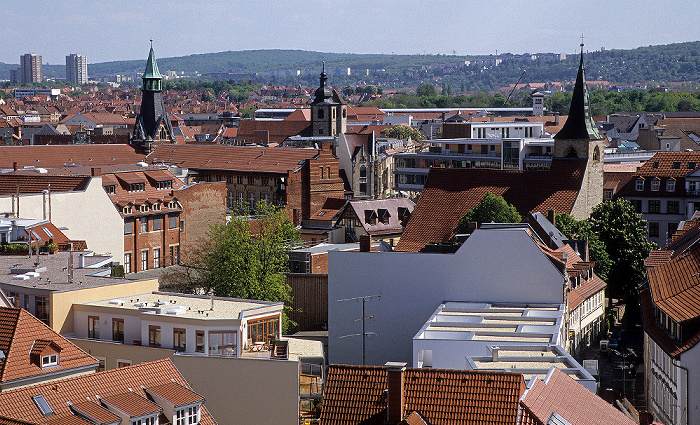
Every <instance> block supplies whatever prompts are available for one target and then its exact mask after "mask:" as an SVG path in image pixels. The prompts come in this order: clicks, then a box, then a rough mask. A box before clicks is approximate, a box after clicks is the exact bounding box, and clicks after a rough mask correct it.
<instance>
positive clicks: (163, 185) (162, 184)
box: [156, 180, 173, 190]
mask: <svg viewBox="0 0 700 425" xmlns="http://www.w3.org/2000/svg"><path fill="white" fill-rule="evenodd" d="M172 187H173V181H172V180H163V181H159V182H158V183H157V186H156V188H157V189H158V190H166V189H172Z"/></svg>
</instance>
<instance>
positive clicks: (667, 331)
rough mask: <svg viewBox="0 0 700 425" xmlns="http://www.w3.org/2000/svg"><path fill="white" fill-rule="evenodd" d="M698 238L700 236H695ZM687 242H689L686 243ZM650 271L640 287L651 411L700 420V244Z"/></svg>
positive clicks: (671, 418)
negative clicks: (699, 395) (699, 394)
mask: <svg viewBox="0 0 700 425" xmlns="http://www.w3.org/2000/svg"><path fill="white" fill-rule="evenodd" d="M695 240H696V241H697V239H696V238H695ZM686 246H687V245H686ZM679 250H681V251H680V252H679V254H678V255H677V256H675V253H674V254H672V255H673V256H672V257H671V258H670V259H669V260H667V261H666V262H665V263H663V264H661V263H662V261H658V262H657V264H658V265H656V266H655V267H653V268H650V269H648V270H647V278H648V280H647V281H646V282H645V284H644V285H643V286H642V287H641V289H640V291H639V297H640V304H641V307H642V318H643V325H644V367H645V371H644V377H645V390H646V397H647V406H648V409H649V412H650V413H651V414H652V415H653V416H654V418H656V419H658V420H659V421H660V422H662V423H672V424H692V423H696V422H698V420H700V413H699V412H700V399H698V397H696V396H695V394H698V391H700V345H698V342H700V295H699V294H700V283H698V279H697V276H698V274H700V246H699V245H698V244H695V243H694V244H692V245H691V246H690V247H688V248H687V249H683V248H682V247H679Z"/></svg>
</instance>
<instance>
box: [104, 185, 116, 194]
mask: <svg viewBox="0 0 700 425" xmlns="http://www.w3.org/2000/svg"><path fill="white" fill-rule="evenodd" d="M104 188H105V192H107V194H108V195H114V191H115V187H114V185H113V184H110V185H107V186H105V187H104Z"/></svg>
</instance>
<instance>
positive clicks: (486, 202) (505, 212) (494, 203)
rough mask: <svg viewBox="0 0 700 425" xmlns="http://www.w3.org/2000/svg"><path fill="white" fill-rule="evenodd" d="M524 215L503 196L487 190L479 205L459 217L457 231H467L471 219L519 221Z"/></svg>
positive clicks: (484, 221) (497, 221)
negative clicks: (521, 215)
mask: <svg viewBox="0 0 700 425" xmlns="http://www.w3.org/2000/svg"><path fill="white" fill-rule="evenodd" d="M521 219H522V217H520V214H518V211H517V210H516V209H515V207H514V206H513V205H511V204H509V203H508V202H506V200H505V199H503V197H502V196H496V195H494V194H493V193H491V192H486V195H484V197H483V198H481V202H479V205H477V206H476V207H474V209H471V210H469V212H467V213H466V214H465V215H464V217H462V218H460V219H459V223H458V224H457V227H456V228H455V233H456V234H459V233H465V232H466V231H467V226H468V223H469V222H470V221H476V222H477V223H490V222H494V223H519V222H520V220H521Z"/></svg>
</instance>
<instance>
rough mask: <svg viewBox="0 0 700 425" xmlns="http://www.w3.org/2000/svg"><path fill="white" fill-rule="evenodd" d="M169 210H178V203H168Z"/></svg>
mask: <svg viewBox="0 0 700 425" xmlns="http://www.w3.org/2000/svg"><path fill="white" fill-rule="evenodd" d="M168 208H170V209H171V210H174V209H177V202H176V201H170V202H168Z"/></svg>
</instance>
